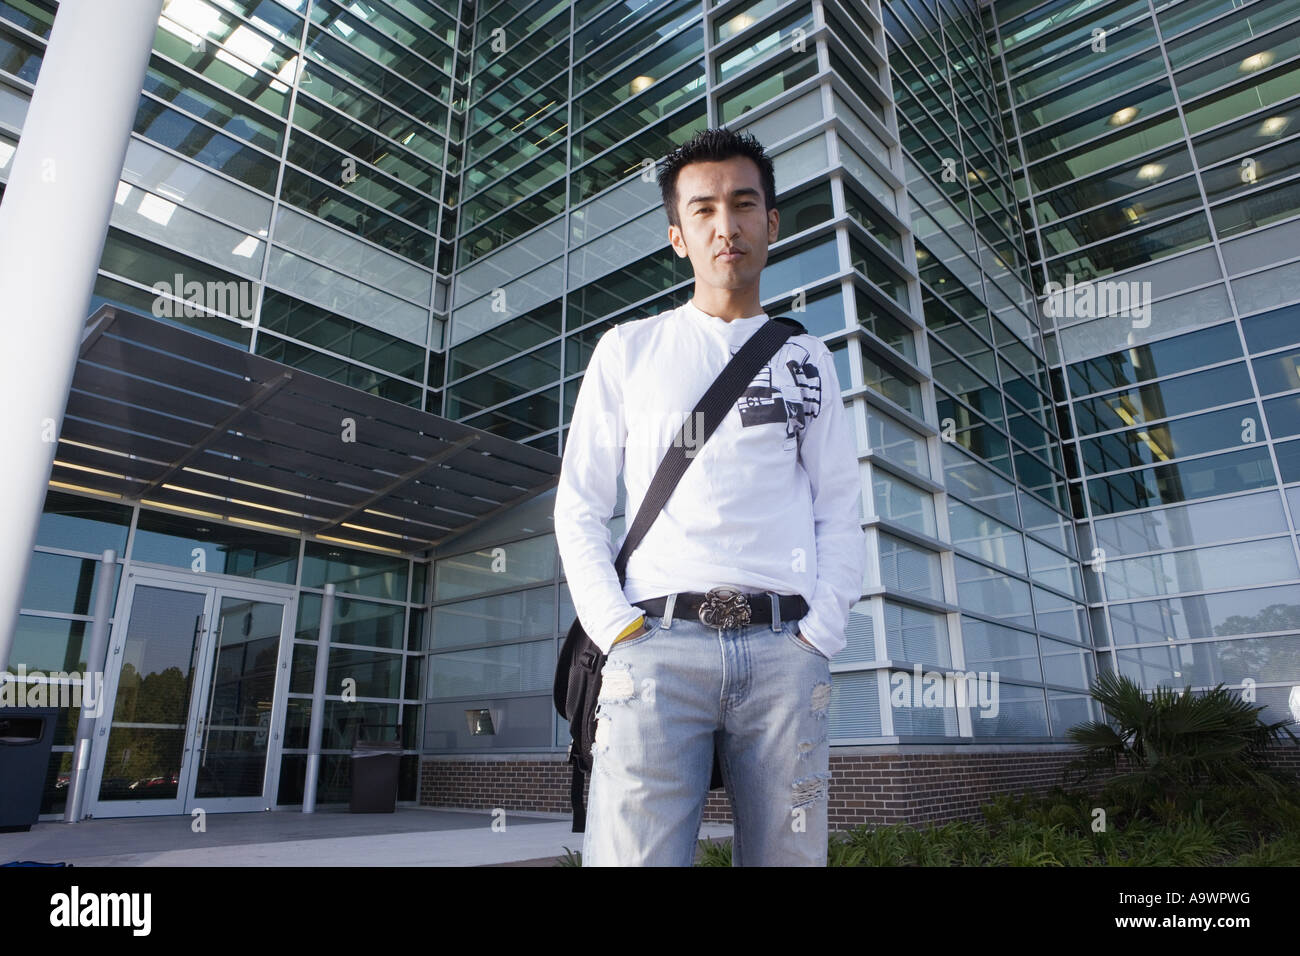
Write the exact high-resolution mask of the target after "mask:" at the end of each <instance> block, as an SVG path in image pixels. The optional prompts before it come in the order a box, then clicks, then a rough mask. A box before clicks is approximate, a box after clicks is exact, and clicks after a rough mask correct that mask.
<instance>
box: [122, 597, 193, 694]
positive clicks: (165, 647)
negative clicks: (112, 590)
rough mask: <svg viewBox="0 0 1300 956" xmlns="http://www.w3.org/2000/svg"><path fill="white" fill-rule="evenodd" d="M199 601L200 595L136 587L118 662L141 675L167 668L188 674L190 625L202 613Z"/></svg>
mask: <svg viewBox="0 0 1300 956" xmlns="http://www.w3.org/2000/svg"><path fill="white" fill-rule="evenodd" d="M203 603H204V596H203V595H202V594H193V593H189V592H185V591H170V590H167V589H166V588H150V587H138V588H136V589H135V599H134V601H133V603H132V606H131V623H130V625H129V627H128V630H127V639H126V648H125V650H124V651H123V658H122V665H123V666H124V667H125V666H126V665H127V664H130V665H131V666H133V667H134V668H135V669H136V670H137V671H138V672H139V673H140V675H141V677H145V676H148V675H149V674H158V673H161V672H162V671H165V670H167V668H169V667H175V668H176V669H177V670H179V671H180V672H181V673H182V674H188V673H189V670H190V656H191V654H192V653H193V650H194V625H195V622H196V619H197V618H198V616H199V615H200V614H202V613H203Z"/></svg>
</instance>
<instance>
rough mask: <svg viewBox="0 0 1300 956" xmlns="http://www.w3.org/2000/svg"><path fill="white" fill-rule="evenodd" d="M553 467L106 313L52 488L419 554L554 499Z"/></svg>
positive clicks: (181, 334)
mask: <svg viewBox="0 0 1300 956" xmlns="http://www.w3.org/2000/svg"><path fill="white" fill-rule="evenodd" d="M559 470H560V459H559V458H558V457H556V456H555V455H552V454H549V453H547V452H544V451H539V450H538V449H535V448H530V447H528V446H526V445H520V444H518V443H516V442H513V441H510V440H509V439H505V438H501V437H499V436H496V435H492V434H490V433H488V432H485V431H481V430H479V429H476V428H471V427H469V426H467V425H462V424H459V423H457V422H453V421H449V420H447V419H445V418H441V417H439V416H437V415H431V414H428V413H427V412H422V411H419V410H417V409H414V408H411V407H409V406H406V405H401V404H399V403H397V402H393V401H389V400H388V399H384V398H378V397H376V396H374V395H370V394H368V393H366V392H361V391H358V390H357V389H353V388H349V387H347V386H346V385H342V384H339V383H338V382H334V381H331V380H329V379H325V378H321V377H319V376H316V375H312V374H311V373H309V372H303V371H301V370H299V369H295V368H292V367H290V366H287V365H283V364H281V363H279V362H275V361H273V360H271V359H268V358H264V357H262V356H259V355H253V354H251V353H249V352H247V351H245V350H243V349H241V348H238V347H236V346H233V345H229V344H226V343H224V342H220V341H217V340H215V339H212V338H209V337H208V336H205V335H201V334H198V333H196V332H191V331H189V330H187V329H184V328H178V327H177V326H174V325H171V324H168V323H166V322H161V321H159V320H157V319H153V318H149V317H146V316H142V315H137V314H135V313H133V312H129V311H126V310H123V309H118V308H114V307H112V306H107V305H106V306H103V307H101V308H100V309H99V310H98V311H97V312H96V313H95V314H94V315H93V316H92V317H91V319H90V320H89V321H88V322H87V326H86V333H85V337H84V338H83V340H82V345H81V356H80V358H79V359H78V362H77V370H76V374H75V376H74V378H73V382H72V390H71V392H70V394H69V396H68V405H67V412H66V414H65V416H64V422H63V431H62V433H61V434H60V436H59V447H58V451H57V454H56V455H55V461H54V469H53V472H52V474H51V480H52V481H57V482H60V483H62V484H64V485H73V486H77V487H80V488H87V489H91V490H94V491H99V492H102V493H109V494H116V495H121V496H122V497H124V498H127V499H132V500H140V501H143V502H144V503H145V504H151V503H152V504H159V505H167V506H171V507H173V508H184V509H190V510H192V511H195V512H199V513H201V514H204V515H215V516H218V517H221V518H224V519H227V520H231V521H235V522H237V523H241V524H244V525H246V526H247V525H252V526H256V527H270V528H272V529H278V530H282V531H289V532H293V531H298V532H305V533H307V534H309V535H315V536H319V537H322V538H324V539H326V540H332V541H340V542H342V543H345V544H346V543H353V544H360V545H368V546H372V547H380V548H386V549H389V550H392V551H397V552H399V553H401V554H405V555H415V554H417V553H419V552H421V551H423V550H425V549H426V548H429V547H431V546H436V545H438V544H439V543H441V542H443V541H445V540H446V539H448V538H450V537H452V536H454V535H458V534H459V533H460V532H463V531H465V530H468V529H469V528H470V527H472V526H474V525H476V524H478V523H480V522H482V521H484V520H486V519H487V518H490V517H492V516H494V515H496V514H497V513H499V512H501V511H504V510H507V509H508V508H510V507H511V506H513V505H515V504H517V503H519V502H521V501H523V500H524V499H526V498H530V497H532V496H533V495H536V494H539V493H541V492H543V491H546V490H547V489H549V488H551V487H552V486H554V484H555V483H556V481H557V476H558V475H559Z"/></svg>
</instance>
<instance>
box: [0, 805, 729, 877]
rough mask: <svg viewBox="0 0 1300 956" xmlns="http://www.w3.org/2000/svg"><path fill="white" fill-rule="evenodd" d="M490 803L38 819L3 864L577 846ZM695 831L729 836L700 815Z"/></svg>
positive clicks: (458, 857) (491, 860)
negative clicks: (200, 823) (480, 806)
mask: <svg viewBox="0 0 1300 956" xmlns="http://www.w3.org/2000/svg"><path fill="white" fill-rule="evenodd" d="M496 819H497V818H494V817H493V815H492V813H491V811H488V810H434V809H427V808H423V807H402V808H399V809H398V810H397V811H396V812H395V813H349V812H348V811H347V810H342V809H328V810H318V811H317V812H316V813H311V814H304V813H301V812H298V811H293V810H287V811H278V812H271V813H267V812H261V813H213V814H209V815H208V816H207V819H206V827H207V830H206V832H204V833H195V832H193V831H192V830H191V829H190V827H191V825H192V822H193V821H192V820H191V818H190V817H188V816H167V817H130V818H119V819H99V820H85V821H82V822H81V823H76V824H66V823H38V824H36V825H35V826H33V827H32V829H31V830H30V831H29V832H27V833H0V863H9V862H11V861H14V860H35V861H38V862H42V863H59V862H62V863H71V864H73V865H74V866H551V865H553V864H554V863H555V861H556V859H557V858H559V857H563V856H564V855H565V847H568V848H570V849H573V850H575V851H576V850H580V849H581V848H582V834H581V833H574V832H573V831H572V829H571V827H572V822H571V819H570V817H569V815H568V814H563V815H561V814H554V813H526V812H524V811H522V810H519V811H516V810H509V811H506V813H505V816H504V817H503V818H501V821H502V823H504V829H502V828H501V824H500V823H498V824H497V828H496V829H495V830H494V829H493V822H494V820H496ZM700 836H701V837H709V838H712V839H717V838H720V837H722V838H726V837H730V836H731V827H730V826H729V825H720V824H710V823H706V824H704V826H703V827H701V829H700Z"/></svg>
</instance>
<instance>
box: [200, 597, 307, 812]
mask: <svg viewBox="0 0 1300 956" xmlns="http://www.w3.org/2000/svg"><path fill="white" fill-rule="evenodd" d="M216 607H217V615H216V622H215V628H214V631H215V633H214V635H213V637H212V640H210V641H208V642H207V643H208V645H209V652H208V656H207V660H206V661H205V662H204V667H203V674H204V678H205V680H204V683H205V689H204V696H203V697H202V698H200V700H199V704H200V707H199V713H198V718H197V721H196V722H195V725H194V739H193V747H192V748H191V753H192V759H193V760H194V804H195V805H196V806H201V807H204V808H205V809H224V810H236V809H247V810H261V809H263V808H264V807H268V806H270V805H271V804H270V803H268V802H267V800H266V799H265V798H266V795H267V794H266V791H267V773H268V770H269V766H268V763H269V756H270V751H271V735H272V727H273V724H272V718H273V717H274V716H275V715H274V710H275V677H276V674H277V673H278V672H279V659H280V634H281V631H282V630H283V628H284V618H285V613H284V612H285V608H284V604H283V603H279V602H272V601H264V600H255V599H253V598H251V597H242V596H239V595H237V594H231V593H230V592H228V591H220V590H219V591H218V592H217V595H216Z"/></svg>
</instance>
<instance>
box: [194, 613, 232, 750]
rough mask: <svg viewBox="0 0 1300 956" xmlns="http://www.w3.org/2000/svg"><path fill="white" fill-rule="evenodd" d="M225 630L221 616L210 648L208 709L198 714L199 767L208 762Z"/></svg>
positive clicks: (224, 620)
mask: <svg viewBox="0 0 1300 956" xmlns="http://www.w3.org/2000/svg"><path fill="white" fill-rule="evenodd" d="M225 630H226V619H225V618H224V617H223V618H222V619H221V623H220V624H218V625H217V646H216V647H214V648H213V649H212V673H211V675H209V677H208V709H207V710H206V711H204V712H203V713H202V714H201V715H200V716H199V733H200V734H201V735H202V737H203V746H202V747H201V748H200V749H199V753H200V754H201V755H202V759H201V760H200V761H199V766H200V767H206V766H207V764H208V736H209V735H210V734H211V733H212V703H213V701H215V700H216V697H217V668H218V665H220V663H221V635H222V634H224V633H225Z"/></svg>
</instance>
